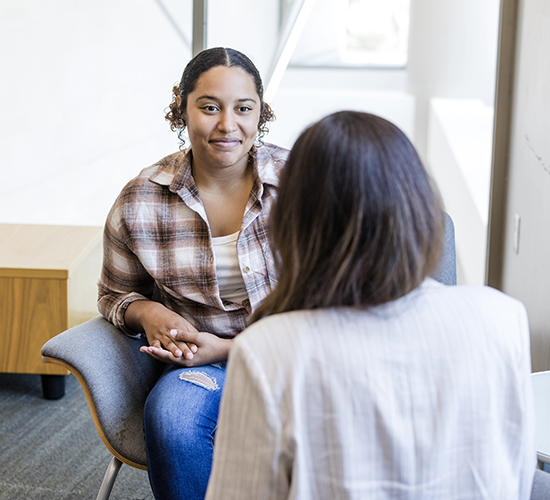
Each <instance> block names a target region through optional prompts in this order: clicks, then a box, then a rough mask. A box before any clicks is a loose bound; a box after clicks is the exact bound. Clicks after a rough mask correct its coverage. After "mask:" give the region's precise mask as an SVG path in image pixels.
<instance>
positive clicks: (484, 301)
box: [420, 279, 525, 313]
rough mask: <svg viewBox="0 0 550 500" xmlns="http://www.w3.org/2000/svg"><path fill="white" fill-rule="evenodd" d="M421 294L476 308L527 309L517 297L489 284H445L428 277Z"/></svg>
mask: <svg viewBox="0 0 550 500" xmlns="http://www.w3.org/2000/svg"><path fill="white" fill-rule="evenodd" d="M420 292H421V294H423V295H425V296H426V297H429V299H430V300H433V301H440V302H442V303H448V304H455V305H456V306H457V307H458V306H464V307H469V308H474V309H484V310H485V311H487V312H489V311H490V310H491V309H495V310H497V311H501V310H503V309H505V310H510V311H511V312H514V313H516V312H518V311H522V312H523V311H525V307H524V305H523V304H522V303H521V302H520V301H519V300H517V299H515V298H513V297H510V296H509V295H506V294H505V293H503V292H501V291H499V290H497V289H495V288H491V287H489V286H473V285H456V286H445V285H442V284H441V283H437V282H436V281H434V280H432V279H427V280H426V281H425V282H424V284H423V285H422V286H421V287H420Z"/></svg>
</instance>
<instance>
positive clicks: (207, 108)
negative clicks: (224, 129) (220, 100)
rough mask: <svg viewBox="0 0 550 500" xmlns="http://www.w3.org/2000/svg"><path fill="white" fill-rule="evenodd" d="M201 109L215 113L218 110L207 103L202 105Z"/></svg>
mask: <svg viewBox="0 0 550 500" xmlns="http://www.w3.org/2000/svg"><path fill="white" fill-rule="evenodd" d="M202 109H203V110H204V111H206V112H208V113H215V112H216V111H218V108H217V107H216V106H214V105H213V104H208V105H207V106H203V107H202Z"/></svg>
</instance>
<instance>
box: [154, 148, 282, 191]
mask: <svg viewBox="0 0 550 500" xmlns="http://www.w3.org/2000/svg"><path fill="white" fill-rule="evenodd" d="M287 155H288V151H287V150H286V149H283V148H280V147H279V146H275V145H273V144H269V143H265V144H264V145H263V146H262V147H260V148H258V150H257V151H256V160H255V171H256V174H257V176H258V178H259V180H260V182H261V183H262V184H270V185H272V186H278V185H279V173H280V171H281V168H282V167H283V165H284V163H285V161H286V157H287ZM150 180H151V181H152V182H155V183H156V184H159V185H161V186H168V187H169V189H170V191H172V192H173V193H179V194H180V196H181V195H182V190H183V191H188V192H189V193H190V194H191V195H192V196H193V197H194V198H196V197H198V189H197V185H196V184H195V180H194V179H193V175H192V173H191V147H189V148H187V149H186V150H185V151H181V152H179V153H174V154H172V155H170V156H167V157H166V158H163V159H162V160H161V161H160V162H159V169H158V170H157V172H155V173H154V174H153V175H152V176H151V177H150Z"/></svg>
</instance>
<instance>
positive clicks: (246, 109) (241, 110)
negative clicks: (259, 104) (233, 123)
mask: <svg viewBox="0 0 550 500" xmlns="http://www.w3.org/2000/svg"><path fill="white" fill-rule="evenodd" d="M238 111H239V112H240V113H248V112H249V111H252V108H251V107H250V106H241V107H239V108H238Z"/></svg>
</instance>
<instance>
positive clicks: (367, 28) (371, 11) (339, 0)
mask: <svg viewBox="0 0 550 500" xmlns="http://www.w3.org/2000/svg"><path fill="white" fill-rule="evenodd" d="M409 11H410V0H315V5H314V7H313V10H312V12H311V14H310V15H309V18H308V20H307V23H306V25H305V28H304V30H303V33H302V36H301V37H300V40H299V42H298V43H297V45H296V48H295V51H294V54H293V56H292V59H291V62H290V63H291V65H293V66H325V67H342V66H347V67H350V66H352V67H369V66H371V67H388V68H392V67H393V68H395V67H397V68H402V67H405V66H406V65H407V56H408V41H409V15H410V14H409Z"/></svg>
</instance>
